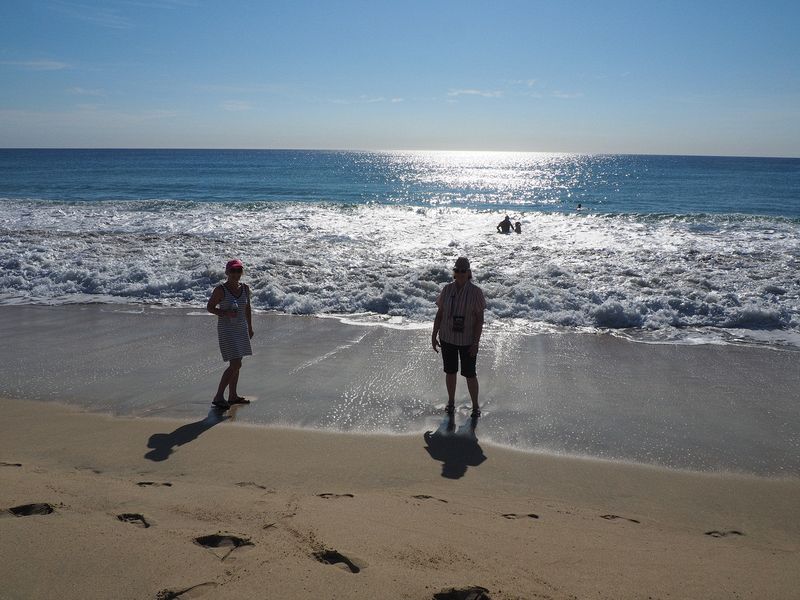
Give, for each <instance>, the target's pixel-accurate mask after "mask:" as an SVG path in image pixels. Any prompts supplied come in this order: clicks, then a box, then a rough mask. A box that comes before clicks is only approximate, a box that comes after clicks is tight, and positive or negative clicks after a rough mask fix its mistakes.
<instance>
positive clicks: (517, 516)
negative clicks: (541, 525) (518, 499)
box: [503, 513, 539, 519]
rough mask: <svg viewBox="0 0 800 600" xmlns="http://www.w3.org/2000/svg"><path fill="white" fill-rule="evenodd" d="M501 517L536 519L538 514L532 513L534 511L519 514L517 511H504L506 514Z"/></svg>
mask: <svg viewBox="0 0 800 600" xmlns="http://www.w3.org/2000/svg"><path fill="white" fill-rule="evenodd" d="M503 518H504V519H526V518H528V519H538V518H539V515H537V514H534V513H527V514H524V515H520V514H517V513H506V514H504V515H503Z"/></svg>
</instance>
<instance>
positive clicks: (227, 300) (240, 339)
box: [217, 285, 253, 362]
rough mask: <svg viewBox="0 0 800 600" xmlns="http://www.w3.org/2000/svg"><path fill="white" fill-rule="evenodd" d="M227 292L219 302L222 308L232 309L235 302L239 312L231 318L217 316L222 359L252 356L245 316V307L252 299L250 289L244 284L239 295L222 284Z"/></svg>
mask: <svg viewBox="0 0 800 600" xmlns="http://www.w3.org/2000/svg"><path fill="white" fill-rule="evenodd" d="M221 287H222V290H223V291H224V292H225V297H224V298H223V299H222V302H220V303H219V307H220V309H222V310H224V311H229V310H231V306H232V305H233V302H234V301H236V304H238V305H239V313H238V314H237V316H236V317H234V318H231V317H229V316H227V315H224V316H218V317H217V336H218V337H219V349H220V352H222V360H224V361H226V362H227V361H229V360H234V359H237V358H242V357H243V356H250V355H251V354H253V351H252V350H251V348H250V334H249V329H248V326H247V318H246V317H245V309H246V308H247V303H248V302H249V301H250V290H249V289H247V286H245V285H242V287H241V289H240V290H239V295H238V296H234V295H233V293H232V292H231V291H230V290H229V289H228V287H227V286H225V285H223V286H221Z"/></svg>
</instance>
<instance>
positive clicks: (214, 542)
mask: <svg viewBox="0 0 800 600" xmlns="http://www.w3.org/2000/svg"><path fill="white" fill-rule="evenodd" d="M194 543H195V544H198V545H200V546H202V547H203V548H208V549H209V550H211V551H212V552H214V550H216V549H218V548H221V549H223V550H226V549H227V551H224V552H223V553H222V555H221V556H220V554H219V553H217V552H214V555H215V556H216V557H217V558H219V559H220V560H225V559H226V558H228V556H230V553H231V552H233V551H234V550H236V549H237V548H241V547H243V546H255V544H253V542H251V541H250V540H248V539H246V538H240V537H239V536H236V535H229V534H224V533H215V534H213V535H201V536H200V537H197V538H195V539H194Z"/></svg>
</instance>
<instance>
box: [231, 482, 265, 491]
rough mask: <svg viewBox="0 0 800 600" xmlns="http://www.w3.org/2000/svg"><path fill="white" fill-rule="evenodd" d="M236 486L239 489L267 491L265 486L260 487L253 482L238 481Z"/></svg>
mask: <svg viewBox="0 0 800 600" xmlns="http://www.w3.org/2000/svg"><path fill="white" fill-rule="evenodd" d="M236 485H238V486H239V487H254V488H258V489H260V490H265V489H267V487H266V486H264V485H261V484H260V483H256V482H255V481H240V482H238V483H237V484H236Z"/></svg>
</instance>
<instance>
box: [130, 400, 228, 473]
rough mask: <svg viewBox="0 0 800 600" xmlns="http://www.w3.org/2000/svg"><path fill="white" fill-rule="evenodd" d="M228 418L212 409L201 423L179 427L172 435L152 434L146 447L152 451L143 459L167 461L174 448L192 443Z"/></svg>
mask: <svg viewBox="0 0 800 600" xmlns="http://www.w3.org/2000/svg"><path fill="white" fill-rule="evenodd" d="M229 418H230V417H227V416H225V415H224V414H223V413H222V412H221V411H219V410H217V409H216V408H212V409H211V410H210V411H208V416H206V418H205V419H203V420H202V421H197V422H195V423H187V424H186V425H181V426H180V427H178V428H177V429H176V430H175V431H173V432H172V433H154V434H153V435H151V436H150V439H149V440H147V447H148V448H152V450H150V452H148V453H147V454H145V455H144V457H145V458H146V459H148V460H152V461H156V462H160V461H162V460H167V459H168V458H169V457H170V455H171V454H172V453H173V452H174V448H176V447H177V446H183V445H184V444H188V443H189V442H193V441H194V440H196V439H197V438H198V437H200V435H201V434H202V433H205V432H206V431H208V430H209V429H211V428H212V427H213V426H214V425H217V424H218V423H222V422H223V421H225V420H227V419H229Z"/></svg>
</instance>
